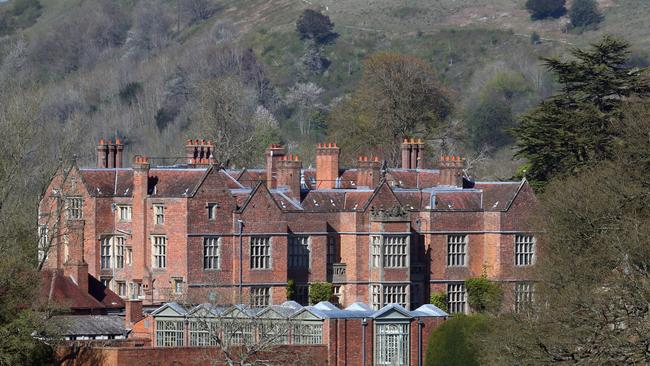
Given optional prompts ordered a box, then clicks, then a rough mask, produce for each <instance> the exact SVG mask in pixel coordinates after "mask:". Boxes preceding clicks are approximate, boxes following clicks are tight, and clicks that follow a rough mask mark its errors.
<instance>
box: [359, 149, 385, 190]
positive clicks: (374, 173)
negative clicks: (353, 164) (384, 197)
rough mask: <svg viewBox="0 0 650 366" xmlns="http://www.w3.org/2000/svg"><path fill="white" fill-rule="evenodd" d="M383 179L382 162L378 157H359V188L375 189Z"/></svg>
mask: <svg viewBox="0 0 650 366" xmlns="http://www.w3.org/2000/svg"><path fill="white" fill-rule="evenodd" d="M380 178H381V161H379V158H378V157H377V156H375V157H370V158H368V157H367V156H359V159H358V161H357V187H369V188H371V189H374V188H375V187H377V185H379V180H380Z"/></svg>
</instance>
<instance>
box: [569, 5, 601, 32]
mask: <svg viewBox="0 0 650 366" xmlns="http://www.w3.org/2000/svg"><path fill="white" fill-rule="evenodd" d="M569 16H570V18H571V25H572V26H574V27H576V28H584V27H589V26H594V25H596V24H598V23H600V22H601V21H602V20H603V15H602V14H601V13H600V11H599V10H598V3H596V1H595V0H574V1H573V3H572V4H571V10H570V11H569Z"/></svg>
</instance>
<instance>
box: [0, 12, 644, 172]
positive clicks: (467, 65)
mask: <svg viewBox="0 0 650 366" xmlns="http://www.w3.org/2000/svg"><path fill="white" fill-rule="evenodd" d="M16 1H26V0H9V2H7V3H0V12H3V11H4V12H6V11H9V10H10V9H11V7H12V5H13V4H14V3H15V2H16ZM28 1H35V0H28ZM179 1H180V3H181V4H185V3H187V1H189V0H179ZM198 3H204V4H207V5H208V6H209V7H210V12H209V13H208V15H207V16H205V17H201V18H197V19H194V18H192V13H191V12H190V11H187V10H181V12H180V13H179V12H178V8H177V5H178V4H179V3H178V2H177V1H176V0H118V1H111V2H102V1H99V0H40V4H41V5H42V8H41V9H39V12H38V13H37V15H38V14H40V16H36V17H34V19H35V21H32V22H31V23H30V22H29V21H25V22H24V23H21V26H20V27H19V28H17V29H15V30H13V31H12V32H11V33H9V34H7V35H5V36H4V37H0V82H2V81H3V80H4V81H6V82H7V83H9V84H11V85H12V88H18V89H24V88H26V87H27V86H29V87H28V88H30V90H31V89H33V88H36V89H38V91H39V95H42V98H44V99H43V104H44V106H43V108H44V115H46V116H47V117H48V118H51V119H53V120H56V123H58V124H60V125H66V124H70V123H72V122H71V121H73V120H74V121H75V122H74V123H75V124H77V125H81V126H83V128H84V131H85V132H86V133H85V134H84V136H83V139H84V141H81V142H80V143H79V146H78V149H79V150H80V151H79V154H80V155H81V156H82V157H83V156H85V155H84V154H86V153H85V150H88V148H89V146H92V144H93V141H94V140H96V139H97V138H99V137H106V136H109V135H116V134H117V135H121V136H128V138H129V140H127V142H131V143H132V145H131V146H129V147H127V149H128V150H129V152H131V153H136V152H143V151H149V152H152V153H154V154H156V155H158V156H173V155H175V154H178V153H179V152H180V151H181V144H182V142H181V140H182V138H183V137H186V136H187V137H195V136H192V135H194V134H197V133H202V129H203V130H205V128H206V126H207V127H210V126H212V125H205V121H203V122H201V121H200V119H201V117H200V116H199V115H198V114H197V113H198V112H197V111H198V110H199V109H200V107H201V97H202V95H204V94H205V91H206V90H208V89H206V88H212V87H214V85H217V86H218V85H223V84H222V79H223V78H224V77H227V76H228V75H235V74H236V75H238V76H237V77H240V78H241V80H240V81H237V83H242V82H243V83H244V85H243V86H241V85H240V87H243V88H244V89H245V91H244V94H242V95H248V96H250V95H251V93H253V94H257V97H254V98H252V99H250V98H249V99H250V100H249V99H246V103H247V104H246V106H239V107H241V108H239V110H241V115H239V116H237V121H236V123H238V124H246V123H248V120H250V119H251V118H253V116H252V114H251V113H252V112H251V111H254V110H255V105H262V106H264V107H266V108H267V109H269V110H270V111H271V113H272V116H273V118H274V119H276V120H277V125H278V130H277V131H275V130H274V131H271V132H268V131H267V132H265V133H266V135H265V137H264V138H262V139H259V140H260V141H267V140H266V139H272V140H273V139H276V140H277V139H281V140H283V141H284V142H285V143H288V144H289V145H290V146H292V147H293V148H294V149H296V151H297V152H299V153H300V154H301V155H302V156H306V158H307V159H308V158H309V155H310V151H309V150H311V149H310V144H311V143H313V142H314V141H317V140H320V139H322V138H324V135H326V134H327V133H328V131H327V124H326V121H327V115H328V113H329V111H331V109H332V108H335V105H336V103H338V101H339V100H340V99H341V98H343V97H344V96H345V95H347V94H349V93H351V92H352V91H353V90H354V89H355V87H356V85H357V82H358V80H359V78H360V76H361V73H362V63H363V60H364V59H365V58H366V57H367V56H368V55H370V54H372V53H375V52H378V51H394V52H399V53H405V54H411V55H416V56H418V57H420V58H422V59H424V60H426V61H427V62H429V63H430V64H431V66H432V67H433V68H434V70H435V71H436V72H437V74H438V77H439V79H440V80H441V81H442V82H443V83H444V84H445V85H446V86H447V87H448V88H449V89H450V90H451V91H452V93H453V94H454V100H455V101H456V106H455V113H454V115H453V116H452V118H451V119H452V121H451V125H453V127H452V129H454V130H457V131H456V132H457V133H453V135H454V138H453V141H450V143H449V144H447V145H446V146H447V147H446V149H447V151H446V152H452V153H460V154H463V155H466V156H476V157H481V156H482V155H480V154H479V152H481V151H482V148H481V147H480V146H472V145H470V144H468V143H467V138H466V136H465V131H464V124H463V120H464V118H465V111H466V110H467V108H469V107H471V105H473V103H475V102H476V100H477V98H479V96H480V95H481V93H484V91H485V89H486V88H487V87H488V86H489V85H490V83H494V80H495V79H498V78H500V77H503V75H506V76H507V75H508V74H509V75H510V79H512V75H515V76H516V77H517V78H520V79H522V80H524V81H523V82H524V83H525V92H524V93H521V94H520V95H519V96H517V97H516V98H515V99H516V100H514V101H513V106H512V110H513V113H515V114H517V113H521V112H523V111H524V110H525V109H526V108H528V107H530V106H531V105H534V104H535V103H536V102H537V101H539V100H540V99H541V98H544V97H546V96H548V95H549V94H550V93H552V91H553V88H554V84H553V81H552V80H551V78H550V77H549V75H547V74H546V72H545V70H544V69H543V68H542V67H541V66H540V62H539V57H540V56H553V55H562V54H564V53H565V52H566V49H567V47H569V46H571V45H579V46H581V45H584V44H586V43H588V42H590V41H593V40H595V39H597V38H598V37H600V36H601V35H602V34H604V33H612V34H615V35H620V36H623V37H624V38H626V39H627V40H629V41H631V42H632V43H633V46H634V47H635V48H636V49H637V50H639V56H638V58H639V60H640V62H644V57H646V56H644V54H643V50H644V49H646V48H648V46H650V23H648V22H647V19H645V18H646V15H647V14H650V2H648V1H646V0H601V1H600V6H601V10H602V11H603V12H604V15H605V21H604V22H603V23H602V24H601V26H600V28H599V29H598V30H595V31H589V32H585V33H582V34H578V33H574V32H572V31H570V30H569V29H568V28H567V17H563V18H560V19H553V20H544V21H532V20H531V19H530V17H529V14H528V13H527V11H526V10H525V9H524V8H523V3H524V0H465V1H460V0H406V1H399V2H397V1H393V0H202V1H198ZM307 8H312V9H317V10H320V11H322V12H323V13H324V14H326V15H328V16H329V17H330V18H331V19H332V21H333V22H334V23H335V29H334V30H335V32H337V33H338V38H336V40H335V41H334V42H333V43H331V44H329V45H327V46H325V47H324V52H323V56H324V57H326V58H327V60H328V61H329V63H330V64H329V67H327V68H326V69H325V70H323V71H322V72H321V73H316V74H311V75H305V74H304V73H303V64H302V61H301V58H302V57H303V55H305V52H306V47H307V44H306V42H305V41H303V40H301V39H300V38H299V36H298V34H297V33H296V26H295V24H296V20H297V19H298V17H299V16H300V14H301V13H302V11H303V10H305V9H307ZM35 14H36V13H35ZM28 20H29V19H28ZM0 28H1V27H0ZM533 32H536V33H538V34H539V35H540V36H541V37H542V42H541V44H535V45H533V44H531V41H530V35H531V33H533ZM246 48H251V49H252V50H253V55H254V58H255V61H253V62H254V65H253V66H254V67H253V69H254V70H258V69H259V70H263V72H262V73H261V74H259V73H258V74H259V75H258V76H259V77H262V79H260V80H258V81H263V83H262V84H259V83H258V85H257V86H255V85H253V84H254V83H252V82H251V80H250V78H251V77H252V76H251V75H245V74H246V73H250V72H251V71H250V70H248V71H247V70H244V69H242V65H241V64H240V63H241V62H242V60H244V59H243V58H241V57H243V56H242V55H243V54H244V53H245V52H244V51H243V50H245V49H246ZM240 52H242V54H239V53H240ZM230 53H232V56H233V57H235V56H236V57H235V59H230V60H229V59H228V57H230V56H228V55H229V54H230ZM233 61H234V62H235V64H233V63H232V62H233ZM247 62H250V60H249V61H247ZM260 75H261V76H260ZM506 79H508V78H506ZM179 80H180V82H181V86H182V87H183V88H184V89H182V90H184V91H182V93H181V94H174V93H177V92H178V90H177V89H178V85H176V84H175V83H178V82H179ZM220 80H221V81H220ZM265 80H266V81H265ZM210 81H215V82H216V84H214V83H213V84H209V83H208V82H210ZM206 83H207V84H206ZM301 83H302V84H305V83H313V84H315V85H316V86H317V87H318V88H321V89H322V92H321V93H320V94H319V95H318V96H317V99H316V100H315V101H314V102H313V104H314V106H317V107H314V108H313V109H312V110H311V112H310V113H311V116H312V117H310V118H315V120H317V122H318V123H316V124H317V125H318V127H317V128H315V129H313V131H311V132H310V133H309V134H307V135H301V134H300V133H299V132H298V131H297V128H296V126H297V123H298V121H297V119H298V118H299V116H298V114H297V113H296V106H295V105H292V104H291V103H290V102H289V100H288V99H289V98H288V95H289V94H290V93H291V92H292V90H293V88H295V87H296V86H297V85H300V84H301ZM208 84H209V85H212V86H211V87H208V86H207V85H208ZM259 85H263V87H264V88H265V91H264V93H266V94H265V95H262V94H263V93H262V92H263V91H262V90H261V89H259V87H260V86H259ZM6 89H7V90H5V91H4V92H6V93H15V91H9V88H6ZM129 91H130V92H129ZM170 95H171V96H170ZM179 95H180V97H179ZM125 96H126V97H125ZM174 98H176V99H174ZM179 98H181V99H182V100H179ZM246 98H248V97H246ZM235 99H237V98H235ZM239 99H241V98H239ZM170 105H171V106H172V107H173V108H175V109H174V112H173V113H171V114H170V112H169V110H168V109H169V108H171V107H170ZM161 116H162V117H166V116H167V117H166V118H162V117H161ZM53 123H54V122H53ZM243 128H244V127H243ZM254 128H256V127H255V126H254V125H250V126H246V127H245V128H244V129H243V130H242V131H248V132H244V133H251V132H250V131H251V129H254ZM269 133H270V135H269ZM136 146H137V148H136ZM434 148H437V147H435V146H434ZM303 149H306V150H303ZM89 151H92V150H89ZM486 151H487V150H486ZM250 154H253V155H254V154H259V151H257V152H255V151H251V152H250ZM86 155H87V154H86ZM87 158H88V159H90V156H88V157H87ZM247 159H248V160H245V161H249V162H252V161H254V160H255V159H253V158H247ZM251 159H252V160H251ZM511 160H512V151H511V150H510V148H508V147H507V146H506V147H505V148H500V149H499V150H494V149H492V150H490V151H488V154H487V159H483V158H481V159H477V161H480V162H481V164H479V165H477V166H476V167H475V171H476V173H477V174H478V175H482V176H485V175H486V173H485V172H487V171H490V172H491V173H490V174H489V175H490V177H496V178H499V177H502V178H507V177H509V176H510V175H511V174H512V171H513V169H514V168H515V167H516V165H517V162H512V161H511ZM240 163H243V161H240Z"/></svg>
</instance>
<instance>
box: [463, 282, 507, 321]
mask: <svg viewBox="0 0 650 366" xmlns="http://www.w3.org/2000/svg"><path fill="white" fill-rule="evenodd" d="M465 288H466V289H467V302H468V304H469V306H470V307H471V308H472V310H474V311H476V312H478V313H484V312H487V311H497V310H498V309H499V307H500V305H501V299H502V298H503V290H502V289H501V287H500V286H499V285H497V284H496V283H494V282H492V281H490V280H488V278H487V276H486V275H482V276H481V277H477V278H470V279H468V280H466V281H465Z"/></svg>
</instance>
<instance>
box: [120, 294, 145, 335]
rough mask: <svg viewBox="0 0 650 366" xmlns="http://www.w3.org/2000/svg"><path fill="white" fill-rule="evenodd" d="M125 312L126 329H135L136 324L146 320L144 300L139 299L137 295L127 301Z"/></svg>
mask: <svg viewBox="0 0 650 366" xmlns="http://www.w3.org/2000/svg"><path fill="white" fill-rule="evenodd" d="M125 310H126V311H125V312H126V314H125V316H124V323H125V326H126V329H133V325H134V324H135V323H137V322H139V321H140V320H142V319H144V314H143V312H142V300H140V299H138V298H137V297H136V296H135V294H132V295H131V298H129V299H128V300H126V301H125Z"/></svg>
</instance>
